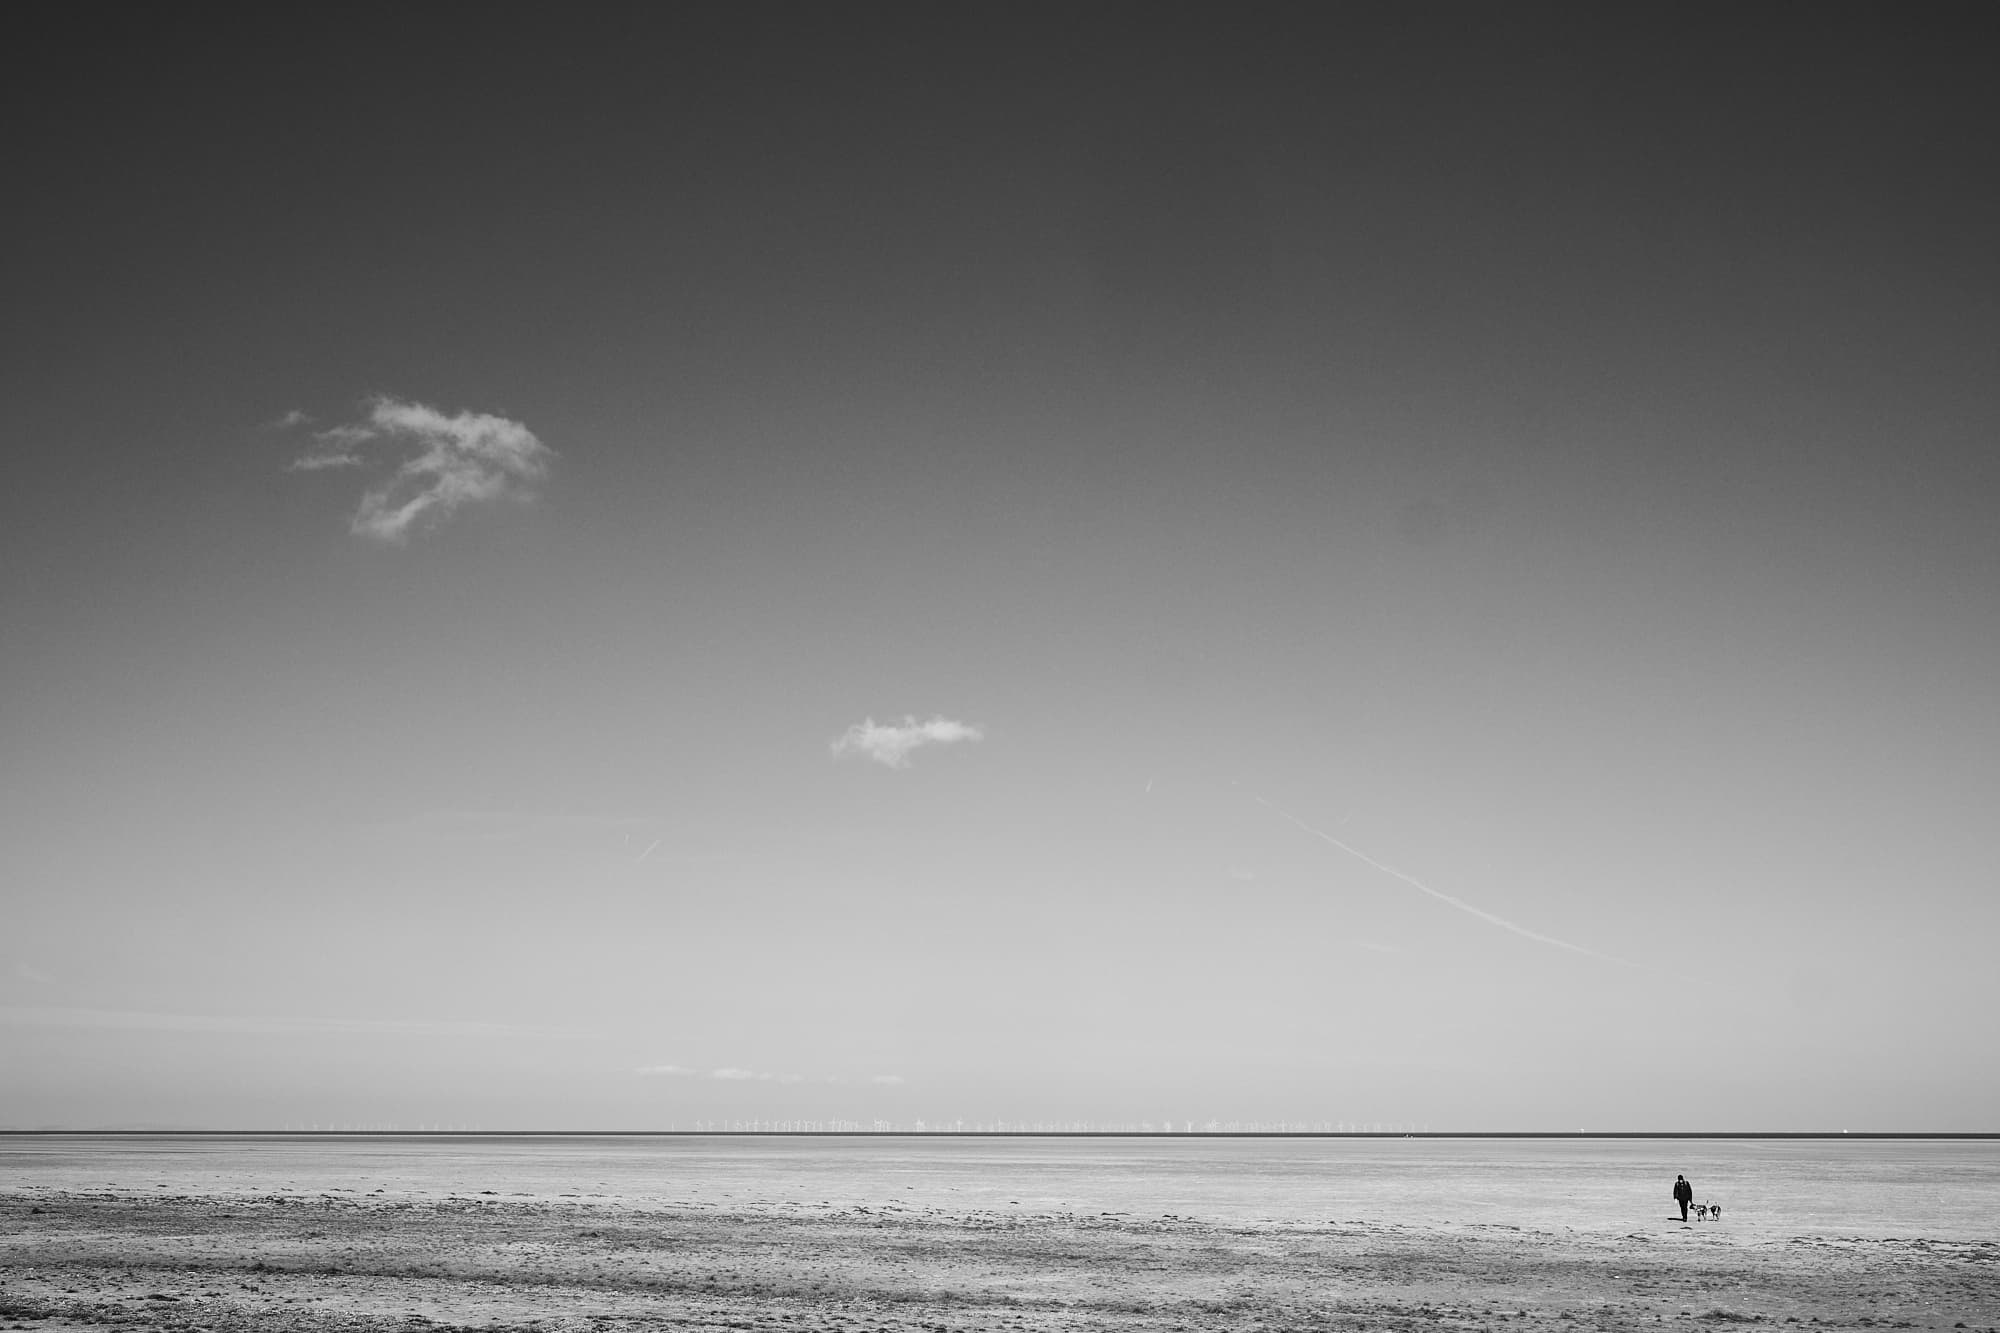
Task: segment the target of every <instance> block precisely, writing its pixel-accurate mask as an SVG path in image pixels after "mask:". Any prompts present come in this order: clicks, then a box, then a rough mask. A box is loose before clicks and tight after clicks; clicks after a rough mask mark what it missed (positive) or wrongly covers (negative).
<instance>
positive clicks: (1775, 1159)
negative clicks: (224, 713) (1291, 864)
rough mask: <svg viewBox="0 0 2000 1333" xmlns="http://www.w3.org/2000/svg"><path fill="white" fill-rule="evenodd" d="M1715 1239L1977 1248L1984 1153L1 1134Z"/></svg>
mask: <svg viewBox="0 0 2000 1333" xmlns="http://www.w3.org/2000/svg"><path fill="white" fill-rule="evenodd" d="M1676 1174H1681V1175H1685V1176H1687V1178H1688V1180H1689V1181H1690V1182H1691V1183H1692V1184H1693V1186H1694V1193H1695V1198H1696V1200H1697V1201H1703V1202H1713V1203H1716V1204H1719V1205H1721V1208H1722V1213H1721V1218H1720V1220H1719V1221H1712V1222H1707V1223H1695V1224H1694V1225H1698V1226H1707V1227H1711V1228H1717V1229H1726V1230H1727V1231H1729V1232H1733V1233H1735V1235H1736V1236H1737V1237H1738V1238H1739V1239H1762V1238H1783V1237H1789V1236H1822V1237H1856V1238H1877V1239H1879V1238H1891V1237H1894V1238H1902V1239H1917V1238H1929V1239H1938V1240H1959V1241H1992V1240H1994V1239H1996V1238H2000V1140H1995V1139H1867V1138H1858V1137H1857V1138H1840V1139H1688V1138H1675V1139H1623V1138H1620V1139H1610V1138H1591V1137H1587V1136H1578V1137H1577V1138H1574V1139H1570V1138H1546V1139H1535V1138H1530V1139H1513V1138H1504V1139H1493V1138H1341V1137H1331V1138H1307V1137H1283V1138H1280V1137H1270V1138H1253V1137H1242V1138H1236V1137H1230V1138H1215V1137H1203V1136H1179V1135H1134V1136H1131V1137H1042V1136H1020V1137H1000V1136H990V1137H989V1136H965V1137H960V1136H950V1135H936V1134H925V1135H891V1134H881V1135H876V1134H863V1135H853V1136H812V1135H801V1136H790V1135H782V1136H781V1135H727V1134H714V1135H693V1134H660V1135H591V1134H523V1135H508V1134H478V1135H454V1134H400V1135H399V1134H326V1133H319V1134H256V1135H229V1134H7V1135H0V1191H6V1192H36V1191H47V1190H61V1191H70V1192H82V1193H103V1192H113V1193H117V1194H121V1195H133V1194H139V1193H147V1194H152V1193H155V1192H164V1193H166V1194H169V1195H174V1194H178V1195H225V1196H246V1195H257V1194H294V1195H296V1194H355V1195H366V1194H374V1193H375V1192H377V1191H380V1192H382V1193H383V1194H386V1195H388V1196H391V1197H403V1198H437V1199H445V1198H453V1197H484V1196H488V1195H491V1196H494V1197H498V1198H503V1199H513V1200H515V1201H519V1200H521V1199H542V1200H574V1201H578V1202H588V1203H597V1204H601V1205H605V1206H610V1207H622V1208H636V1209H647V1208H662V1207H690V1206H693V1207H716V1208H739V1207H773V1206H801V1207H809V1208H818V1207H828V1208H852V1207H866V1208H881V1207H885V1206H894V1207H899V1208H907V1209H914V1210H922V1209H939V1210H944V1211H949V1212H954V1213H959V1212H971V1211H1003V1212H1009V1213H1038V1214H1045V1215H1046V1214H1080V1215H1085V1216H1102V1215H1111V1216H1125V1217H1134V1218H1159V1217H1177V1218H1190V1219H1199V1220H1203V1221H1210V1222H1218V1223H1224V1224H1249V1225H1255V1224H1278V1225H1326V1224H1347V1223H1364V1224H1369V1225H1375V1226H1411V1227H1424V1228H1455V1227H1460V1226H1514V1227H1520V1228H1523V1229H1534V1230H1549V1231H1562V1230H1570V1231H1579V1232H1605V1233H1613V1234H1627V1233H1631V1232H1634V1231H1642V1230H1646V1229H1649V1228H1660V1227H1669V1226H1672V1227H1678V1226H1680V1225H1681V1222H1680V1216H1679V1212H1678V1211H1677V1209H1676V1208H1675V1206H1674V1204H1673V1201H1672V1199H1671V1198H1670V1191H1671V1190H1672V1187H1673V1182H1674V1177H1675V1175H1676Z"/></svg>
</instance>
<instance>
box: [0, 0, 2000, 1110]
mask: <svg viewBox="0 0 2000 1333" xmlns="http://www.w3.org/2000/svg"><path fill="white" fill-rule="evenodd" d="M1986 17H1987V14H1986V13H1985V11H1984V10H1978V9H1967V10H1953V9H1945V8H1929V9H1924V10H1919V11H1907V10H1903V9H1898V8H1891V7H1886V6H1885V7H1882V8H1878V9H1873V10H1837V9H1834V8H1832V7H1828V6H1820V5H1812V6H1801V7H1782V6H1773V7H1762V8H1757V9H1754V10H1745V9H1743V8H1741V7H1736V6H1723V7H1716V8H1703V7H1697V6H1673V7H1669V8H1665V9H1660V10H1653V11H1627V10H1625V9H1624V8H1623V7H1621V8H1620V9H1619V12H1618V14H1617V15H1616V16H1615V17H1614V16H1612V15H1610V14H1608V13H1607V12H1606V11H1604V10H1602V9H1599V8H1596V7H1583V8H1578V9H1563V10H1555V9H1543V8H1536V7H1528V6H1506V7H1490V6H1489V7H1464V8H1436V7H1423V6H1398V7H1394V8H1390V9H1373V8H1368V7H1350V8H1343V9H1341V10H1339V11H1338V12H1337V13H1335V14H1331V15H1328V16H1325V17H1324V18H1323V19H1322V20H1321V21H1320V22H1318V24H1317V25H1316V26H1310V27H1306V26H1296V25H1285V24H1281V23H1278V22H1276V21H1274V20H1272V19H1270V18H1269V17H1266V18H1265V19H1263V20H1261V21H1225V20H1224V19H1223V18H1222V17H1220V16H1219V14H1218V16H1216V17H1213V18H1210V19H1207V20H1180V19H1176V20H1172V21H1169V20H1167V19H1166V18H1165V17H1164V16H1163V15H1162V14H1161V13H1160V12H1158V11H1156V10H1155V9H1153V8H1150V7H1146V8H1138V9H1131V10H1116V9H1093V10H1091V11H1089V12H1088V13H1087V14H1083V15H1079V14H1077V13H1074V12H1066V11H1055V10H1047V11H1040V10H1021V9H1016V8H1008V7H1001V8H976V9H955V10H952V11H950V12H948V13H947V12H946V11H944V10H939V9H937V8H935V7H922V8H916V9H908V10H897V9H884V8H869V9H853V8H845V9H843V8H825V9H814V10H805V9H802V8H780V9H752V8H745V7H736V6H733V7H729V8H728V9H727V10H716V11H712V12H710V13H709V14H707V15H706V16H704V15H702V14H698V13H697V14H694V15H692V16H687V17H673V18H670V17H667V16H665V15H662V14H659V13H650V12H642V13H641V14H639V15H637V16H634V15H629V14H617V13H605V12H600V13H595V14H586V15H584V16H582V17H578V16H577V15H574V14H572V13H568V12H564V13H560V14H558V13H556V12H554V11H550V12H548V13H546V14H544V15H542V16H540V17H538V18H530V19H527V20H517V19H514V18H507V19H504V20H503V19H501V17H500V16H499V12H498V11H496V10H494V9H492V8H488V7H472V8H463V9H446V8H426V9H423V10H422V11H419V12H412V11H410V10H408V9H403V8H397V9H375V10H364V9H355V8H349V7H341V8H339V9H335V10H326V11H324V12H318V13H312V14H306V13H301V12H297V11H290V10H287V11H279V10H265V11H253V12H250V13H247V14H231V15H229V16H227V17H225V16H223V15H222V14H220V13H219V12H213V11H199V10H194V11H190V10H184V9H182V10H160V11H157V12H155V11H138V12H134V11H131V10H129V9H118V8H106V9H100V10H86V9H83V8H81V7H71V8H66V9H64V10H62V11H60V14H58V12H57V11H45V12H44V13H42V14H41V15H39V16H36V17H31V18H27V19H23V18H21V17H19V16H16V17H15V19H14V20H13V22H12V24H11V33H10V36H11V38H12V40H10V42H9V45H10V47H12V49H13V60H12V62H10V63H11V66H12V71H13V72H11V73H10V76H9V79H8V80H7V86H6V90H5V92H4V94H0V96H4V97H5V99H6V116H5V123H6V125H7V126H8V129H7V132H6V134H7V144H8V154H7V158H8V162H9V165H10V170H9V173H8V175H9V187H10V188H9V196H10V201H11V202H10V206H9V207H8V209H7V210H6V216H5V219H4V221H0V228H4V232H5V240H6V244H5V249H4V253H5V260H4V279H0V280H3V281H4V290H0V309H4V312H5V313H4V316H3V317H0V326H3V327H4V338H5V343H4V347H3V348H0V376H4V379H5V383H4V395H0V423H4V430H5V440H6V443H7V451H8V457H9V472H10V475H9V476H8V477H7V478H6V480H5V482H4V484H0V895H4V896H3V897H0V905H3V906H4V917H0V1126H12V1127H19V1128H28V1127H36V1126H44V1125H65V1126H79V1127H81V1126H113V1125H117V1126H143V1125H162V1126H229V1127H256V1126H277V1125H283V1124H291V1123H303V1122H317V1123H332V1122H369V1123H397V1124H401V1125H404V1126H411V1125H417V1124H434V1123H478V1124H483V1125H484V1126H486V1127H487V1128H501V1127H525V1128H548V1129H565V1128H630V1129H644V1128H652V1127H664V1126H666V1125H668V1124H680V1125H683V1126H685V1125H688V1124H691V1123H693V1122H694V1121H696V1120H698V1119H703V1118H710V1119H713V1118H730V1117H761V1118H787V1117H813V1118H832V1117H849V1118H857V1119H863V1120H873V1119H876V1118H881V1119H888V1120H893V1121H896V1122H899V1123H901V1122H909V1121H913V1120H915V1119H917V1118H923V1119H925V1120H926V1121H928V1122H930V1123H939V1122H947V1121H951V1120H955V1119H959V1118H963V1119H966V1120H991V1119H995V1118H1001V1117H1005V1118H1009V1119H1015V1120H1021V1119H1030V1120H1034V1119H1039V1120H1084V1119H1089V1120H1097V1121H1118V1122H1126V1121H1139V1120H1147V1121H1153V1122H1159V1121H1163V1120H1166V1119H1168V1118H1172V1119H1174V1120H1176V1121H1182V1122H1185V1121H1189V1120H1192V1121H1195V1122H1197V1123H1205V1122H1206V1121H1208V1120H1209V1119H1211V1118H1215V1119H1220V1120H1225V1121H1226V1120H1239V1121H1271V1120H1279V1119H1285V1120H1294V1121H1299V1120H1304V1121H1333V1122H1344V1123H1378V1122H1380V1123H1392V1122H1393V1123H1410V1124H1421V1125H1428V1126H1429V1127H1431V1128H1433V1129H1447V1128H1487V1129H1509V1128H1550V1129H1574V1128H1579V1127H1584V1128H1591V1129H1607V1130H1609V1129H1727V1128H1748V1129H1787V1130H1815V1129H1833V1130H1839V1129H1842V1128H1853V1129H1863V1128H1873V1129H1898V1130H1912V1129H1939V1130H1953V1129H1957V1130H1963V1129H1995V1128H2000V1125H1996V1124H1995V1122H1994V1118H1993V1108H1994V1107H1995V1106H2000V1056H1996V1054H1995V1047H1994V1044H1993V1042H1992V1039H1991V1030H1990V1024H1991V1017H1992V1015H1993V1014H1994V1013H1995V1012H2000V980H1996V978H2000V969H1996V968H1995V967H1994V965H1993V951H1994V946H1995V943H1996V940H2000V905H1996V900H1995V894H1994V887H1995V881H1996V869H1995V867H1996V855H1995V853H1996V828H1997V827H2000V821H1996V817H1995V815H1996V798H2000V600H1996V598H1997V597H2000V526H1996V523H1995V502H1996V500H2000V451H1996V448H1995V443H1996V427H2000V281H1996V277H2000V258H1997V257H1996V256H2000V251H1996V248H1995V245H1994V239H1993V238H1994V237H1995V236H2000V187H1996V179H2000V178H1996V171H1995V164H1996V161H2000V155H1996V142H1995V135H1994V130H1993V127H1994V126H1995V125H2000V95H1996V91H1995V84H1994V81H1993V79H1992V77H1991V71H1990V69H1989V68H1988V63H1989V62H1988V61H1987V60H1986V58H1985V54H1984V53H1985V52H1986V51H1987V50H1988V49H1989V48H1988V47H1987V46H1986V45H1985V44H1984V43H1983V42H1980V41H1975V40H1974V38H1973V24H1974V22H1975V20H1977V21H1983V20H1984V19H1985V18H1986ZM420 409H428V411H424V410H420ZM461 413H464V414H469V415H467V416H465V417H463V418H461V417H460V414H461ZM480 418H490V419H491V420H489V421H481V420H479V419H480ZM496 442H498V443H496ZM503 446H504V449H509V450H512V451H513V452H512V453H510V454H508V455H507V456H506V458H505V459H502V457H501V453H500V452H496V451H501V450H502V449H503ZM349 457H351V458H352V459H354V460H358V461H356V462H353V463H351V464H345V465H338V464H342V460H344V459H347V458H349ZM301 460H305V465H302V463H301ZM314 462H318V463H321V464H328V465H325V466H312V465H311V464H312V463H314ZM399 467H400V468H403V469H404V470H403V471H402V472H401V473H399V472H398V468H399ZM371 495H373V496H374V498H373V499H370V498H369V497H370V496H371ZM413 498H414V499H417V500H419V501H422V503H420V504H418V505H417V507H416V508H415V509H414V510H406V509H401V508H399V507H398V506H401V505H404V504H406V503H407V502H408V501H410V500H411V499H413ZM371 506H372V507H371ZM399 515H400V517H399ZM906 719H913V720H914V721H915V723H917V724H927V723H928V724H932V732H933V734H934V735H935V737H936V739H933V740H932V741H931V743H929V744H924V745H920V746H915V747H914V748H903V749H898V748H897V746H898V744H900V743H906V742H909V741H912V740H915V739H918V738H917V737H915V736H905V735H902V733H899V732H898V731H897V730H896V728H899V727H903V726H906V725H907V723H906ZM858 724H872V726H873V730H863V731H858V732H855V733H852V739H851V740H850V742H849V743H847V744H845V745H844V746H843V745H839V744H838V743H839V742H840V741H841V739H842V738H843V737H844V736H849V735H850V728H854V727H856V726H857V725H858ZM899 737H900V740H899ZM890 759H900V760H901V761H902V762H901V763H899V764H891V763H888V762H881V761H882V760H890Z"/></svg>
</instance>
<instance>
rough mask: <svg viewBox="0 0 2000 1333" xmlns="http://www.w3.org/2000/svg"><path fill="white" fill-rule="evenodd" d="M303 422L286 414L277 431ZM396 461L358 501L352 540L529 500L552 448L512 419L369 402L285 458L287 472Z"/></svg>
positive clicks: (398, 537) (390, 536)
mask: <svg viewBox="0 0 2000 1333" xmlns="http://www.w3.org/2000/svg"><path fill="white" fill-rule="evenodd" d="M308 420H309V418H307V417H306V416H305V414H304V413H301V412H290V413H287V414H286V415H285V416H284V417H283V418H281V420H280V422H279V424H280V425H283V426H288V427H289V426H298V425H303V424H305V423H306V422H307V421H308ZM398 456H400V457H401V462H400V463H398V464H397V465H396V468H395V470H394V471H393V472H392V473H390V475H389V476H388V477H387V478H386V479H385V480H383V481H382V482H380V483H379V484H377V485H375V486H371V487H370V488H369V489H368V490H367V491H365V492H363V494H362V496H361V504H360V506H359V507H358V508H357V509H356V510H355V511H354V517H353V518H352V519H351V520H350V521H349V524H348V527H349V530H350V531H352V532H353V533H354V535H355V536H357V537H372V538H374V539H376V540H378V541H386V542H402V541H404V540H406V539H407V538H408V537H409V535H410V532H411V530H412V529H415V528H418V527H422V526H430V525H434V524H437V523H440V522H442V521H444V520H445V519H447V518H449V517H450V516H451V515H452V514H453V513H455V512H456V511H457V510H458V509H459V507H460V506H462V505H467V504H473V503H476V502H484V501H490V500H500V499H516V500H529V499H533V498H534V487H535V485H536V484H537V483H539V482H541V481H543V480H545V479H546V478H547V477H548V474H549V466H550V464H551V463H552V462H553V461H554V459H555V451H554V450H552V449H550V448H549V447H548V446H547V445H545V444H543V443H542V442H541V441H540V440H538V439H536V438H535V433H534V432H533V431H531V430H529V429H528V428H527V427H526V426H524V425H522V424H521V423H520V422H518V421H510V420H508V419H507V418H506V417H496V416H489V415H487V414H486V413H483V412H460V413H458V414H457V415H456V416H446V415H445V414H444V413H442V412H440V411H438V410H437V409H436V408H434V407H426V406H425V405H424V404H422V403H406V402H403V401H401V400H400V399H396V398H387V397H382V398H375V399H371V400H370V401H369V403H368V411H367V414H366V415H365V416H364V417H363V418H362V419H361V420H360V421H357V422H350V423H347V424H345V425H339V426H333V427H330V428H329V429H327V430H322V431H316V432H314V434H313V446H312V447H311V448H310V449H308V450H306V452H305V453H303V454H301V455H300V456H299V457H298V458H295V459H293V460H292V464H291V470H292V471H294V472H319V471H324V470H326V469H329V468H347V467H365V466H368V465H369V464H370V463H371V462H373V461H374V460H376V459H377V458H383V457H386V458H387V459H389V460H393V459H394V458H396V457H398Z"/></svg>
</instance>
